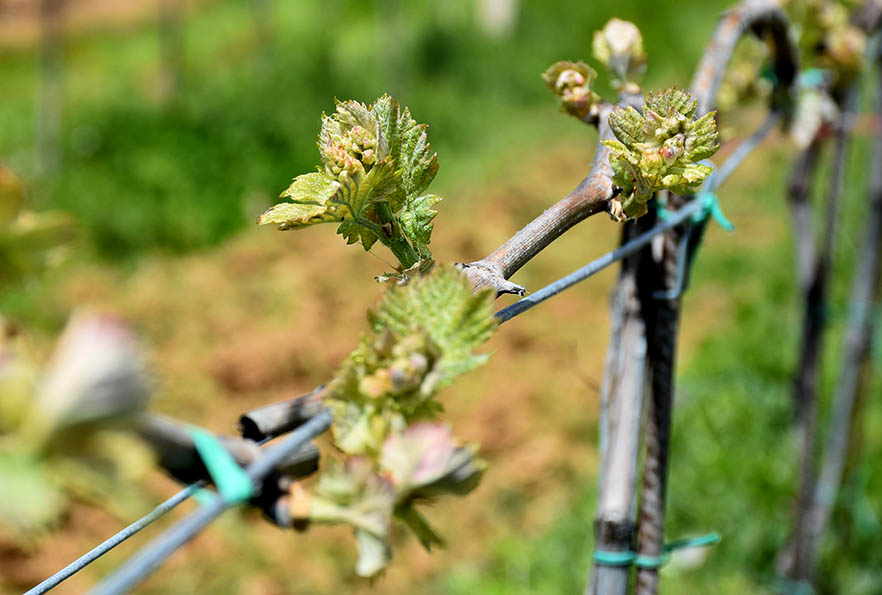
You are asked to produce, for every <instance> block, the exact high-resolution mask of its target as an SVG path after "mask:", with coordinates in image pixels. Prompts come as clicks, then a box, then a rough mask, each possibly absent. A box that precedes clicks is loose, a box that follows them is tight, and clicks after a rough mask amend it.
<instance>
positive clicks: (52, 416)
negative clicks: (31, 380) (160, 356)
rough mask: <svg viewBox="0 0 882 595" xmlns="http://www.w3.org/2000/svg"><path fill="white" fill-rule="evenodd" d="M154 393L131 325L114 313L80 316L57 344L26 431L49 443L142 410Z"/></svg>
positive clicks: (69, 325)
mask: <svg viewBox="0 0 882 595" xmlns="http://www.w3.org/2000/svg"><path fill="white" fill-rule="evenodd" d="M149 393H150V391H149V382H148V379H147V377H146V372H145V369H144V366H143V361H142V357H141V354H140V351H139V348H138V346H137V344H136V342H135V338H134V336H133V334H132V333H131V331H130V330H129V329H128V327H127V326H125V325H124V324H123V323H122V322H121V321H120V320H118V319H116V318H112V317H109V316H98V315H91V314H78V315H75V316H74V317H73V318H72V319H71V321H70V323H68V326H67V328H66V329H65V331H64V334H63V335H62V336H61V339H60V340H59V342H58V345H57V346H56V349H55V353H54V354H53V357H52V360H51V362H50V364H49V367H48V369H47V372H46V375H45V377H44V379H43V382H42V385H41V386H40V389H39V392H38V394H37V400H36V402H35V403H34V406H33V408H32V410H31V412H30V415H29V417H28V419H27V420H26V421H25V428H24V430H23V432H24V434H25V436H27V438H28V439H29V440H31V441H33V443H35V444H46V443H47V442H49V441H51V440H52V439H53V438H55V437H56V435H57V434H58V433H59V432H61V431H65V430H70V429H72V428H76V427H79V426H83V425H86V424H95V423H106V422H108V421H110V420H113V419H116V418H120V417H122V416H125V415H128V414H131V413H133V412H135V411H138V410H140V409H141V408H143V407H144V406H145V405H146V403H147V399H148V397H149Z"/></svg>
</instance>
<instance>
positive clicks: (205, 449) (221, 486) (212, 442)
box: [190, 428, 254, 503]
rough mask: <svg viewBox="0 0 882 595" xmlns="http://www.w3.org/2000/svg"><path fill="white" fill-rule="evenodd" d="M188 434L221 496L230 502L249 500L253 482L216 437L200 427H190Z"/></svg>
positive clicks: (252, 492) (252, 490)
mask: <svg viewBox="0 0 882 595" xmlns="http://www.w3.org/2000/svg"><path fill="white" fill-rule="evenodd" d="M190 436H192V437H193V445H194V446H195V447H196V451H197V452H198V453H199V456H200V457H202V462H203V463H205V468H206V469H208V474H209V475H211V480H212V481H213V482H214V485H215V486H216V487H217V491H218V493H219V494H220V496H221V498H223V499H224V500H225V501H226V502H230V503H239V502H245V501H246V500H249V499H250V498H251V496H252V495H253V494H254V483H253V482H252V481H251V478H250V477H248V474H247V473H245V470H244V469H242V467H240V466H239V465H238V463H236V461H234V460H233V457H232V456H230V453H229V452H227V449H226V448H224V447H223V446H222V445H221V443H220V441H219V440H218V439H217V437H216V436H215V435H214V434H212V433H210V432H206V431H205V430H203V429H201V428H190Z"/></svg>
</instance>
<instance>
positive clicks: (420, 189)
mask: <svg viewBox="0 0 882 595" xmlns="http://www.w3.org/2000/svg"><path fill="white" fill-rule="evenodd" d="M427 127H428V125H427V124H418V123H417V122H416V121H415V120H414V119H413V118H412V117H411V115H410V111H409V110H408V108H406V107H405V108H403V109H402V108H401V106H400V105H399V104H398V102H397V101H396V100H395V99H393V98H392V97H390V96H389V95H383V96H382V97H380V98H379V99H377V100H376V101H375V102H374V103H373V104H371V105H370V106H367V105H365V104H363V103H359V102H358V101H343V102H337V111H336V112H335V113H333V114H331V115H330V116H328V115H324V114H323V115H322V129H321V132H320V133H319V138H318V148H319V153H320V154H321V160H322V164H321V166H319V168H318V171H316V172H313V173H309V174H304V175H301V176H298V177H296V178H294V181H293V182H292V183H291V185H290V186H289V187H288V189H287V190H285V192H283V193H282V195H281V198H284V199H286V202H283V203H280V204H277V205H275V206H273V207H271V208H270V209H269V210H267V211H266V212H265V213H263V214H262V215H261V216H260V217H259V219H258V223H260V224H269V223H272V224H277V225H278V226H279V229H282V230H286V229H299V228H302V227H307V226H310V225H315V224H318V223H339V224H340V225H339V227H338V228H337V233H339V234H341V235H343V237H344V238H346V242H347V243H349V244H354V243H356V242H359V243H361V245H362V246H363V247H364V249H365V250H370V249H371V247H372V246H373V245H374V244H375V243H376V242H377V241H379V242H380V243H382V244H384V245H386V246H387V247H389V248H390V250H392V252H393V254H394V255H395V256H396V258H398V261H399V263H400V265H401V268H402V269H410V268H411V267H413V266H414V265H417V264H419V263H425V262H427V261H430V260H431V256H432V254H431V252H430V250H429V242H430V239H431V235H432V220H433V219H434V217H435V215H436V214H437V211H436V210H435V209H434V205H435V204H436V203H438V202H439V201H440V200H441V197H439V196H436V195H434V194H423V193H424V191H425V190H426V188H428V186H429V184H430V183H431V181H432V179H433V178H434V177H435V174H436V173H437V171H438V159H437V156H436V154H435V153H432V150H431V145H430V144H429V142H428V139H427V136H426V128H427ZM421 268H425V267H424V266H421Z"/></svg>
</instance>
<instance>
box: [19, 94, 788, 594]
mask: <svg viewBox="0 0 882 595" xmlns="http://www.w3.org/2000/svg"><path fill="white" fill-rule="evenodd" d="M780 119H781V113H780V112H777V111H773V112H770V113H769V115H768V116H767V118H766V120H765V121H764V122H763V124H762V125H761V126H760V127H759V128H758V129H757V130H756V131H755V132H754V133H753V134H752V135H751V136H749V137H748V138H747V139H745V140H744V142H742V143H741V144H740V145H738V147H736V149H735V150H734V151H733V152H732V154H731V155H730V156H729V157H728V159H726V161H725V162H724V163H723V165H722V166H720V168H719V169H718V170H717V171H715V172H714V173H713V175H712V176H711V177H710V179H709V180H708V181H707V183H706V184H705V187H704V188H703V189H702V191H701V193H700V194H699V196H701V195H702V194H704V193H708V192H715V191H716V190H717V189H718V188H719V187H720V186H721V185H722V184H723V182H724V181H725V180H726V179H727V178H728V177H729V176H730V175H731V174H732V172H734V171H735V169H737V167H738V166H739V165H740V164H741V162H742V161H743V160H744V159H745V158H746V157H747V156H748V155H749V154H750V153H751V152H752V151H753V150H754V149H755V148H756V147H757V146H759V144H760V143H761V142H762V141H763V140H764V139H765V138H766V136H768V135H769V133H770V132H771V131H772V130H773V129H774V127H775V125H776V124H777V123H778V122H779V121H780ZM703 208H705V205H704V202H703V201H702V200H699V199H694V200H692V201H691V202H690V203H689V204H687V205H686V206H684V207H682V208H681V209H679V210H678V211H676V212H675V213H673V214H671V216H670V217H669V218H668V219H667V220H666V221H664V222H662V223H659V224H658V225H656V226H654V227H653V228H652V229H649V230H647V231H646V232H644V233H643V234H641V235H639V236H637V237H636V238H634V239H633V240H631V241H630V242H627V243H626V244H624V245H623V246H620V247H619V248H617V249H615V250H612V251H610V252H608V253H606V254H604V255H603V256H601V257H600V258H597V259H595V260H593V261H592V262H590V263H588V264H587V265H585V266H584V267H582V268H580V269H578V270H576V271H573V272H572V273H570V274H569V275H567V276H565V277H563V278H561V279H558V280H557V281H555V282H553V283H551V284H549V285H546V286H545V287H543V288H542V289H540V290H538V291H536V292H535V293H533V294H532V295H530V296H528V297H526V298H523V299H521V300H519V301H517V302H515V303H514V304H512V305H510V306H508V307H506V308H503V309H502V310H500V311H498V312H497V313H496V317H497V318H498V319H499V322H500V324H501V323H503V322H507V321H509V320H511V319H512V318H514V317H515V316H518V315H520V314H523V313H524V312H526V311H527V310H529V309H531V308H533V307H534V306H536V305H538V304H540V303H542V302H544V301H545V300H547V299H549V298H552V297H554V296H555V295H557V294H559V293H561V292H563V291H565V290H567V289H569V288H570V287H572V286H573V285H575V284H577V283H579V282H581V281H584V280H585V279H587V278H588V277H591V276H592V275H595V274H596V273H598V272H600V271H601V270H603V269H605V268H606V267H608V266H610V265H611V264H613V263H615V262H618V261H620V260H622V259H624V258H627V257H628V256H631V255H632V254H634V253H636V252H637V251H638V250H640V249H641V248H643V247H644V246H645V245H646V244H648V243H649V242H651V241H652V239H653V238H654V237H655V236H657V235H659V234H661V233H664V232H665V231H667V230H669V229H671V228H673V227H676V226H677V225H680V224H681V223H683V222H685V221H686V220H687V219H689V218H690V217H692V216H694V215H696V214H697V213H698V212H700V211H701V210H702V209H703ZM326 417H327V418H328V419H327V421H325V418H326ZM313 422H315V424H314V425H312V424H313ZM330 422H331V418H330V413H329V412H328V411H324V412H322V413H321V414H319V415H317V416H315V417H313V418H312V419H311V420H310V421H309V422H307V424H304V425H303V426H301V427H300V428H298V430H296V431H295V432H294V433H292V435H291V436H289V437H288V438H287V439H286V441H285V442H284V443H282V444H280V445H279V446H278V447H275V448H273V449H272V450H271V451H268V452H267V453H266V454H265V455H264V456H262V457H261V458H260V459H259V461H256V462H255V463H254V464H253V465H251V466H249V468H248V469H247V472H248V474H249V476H250V477H251V478H252V480H254V481H255V482H257V481H259V480H260V479H262V478H263V477H265V476H266V475H267V474H269V473H270V472H272V470H273V469H274V467H275V465H277V464H278V462H275V463H274V464H272V465H271V466H269V467H267V465H270V464H271V463H272V461H269V460H268V459H269V457H270V455H271V454H272V453H275V452H277V451H281V449H282V448H285V450H284V452H283V453H281V454H280V455H279V457H278V461H281V459H282V458H284V456H287V455H288V454H289V453H290V452H293V451H294V450H296V449H297V448H299V447H300V446H302V444H301V443H300V440H301V439H302V438H301V437H302V436H303V434H307V433H309V432H315V433H314V434H310V435H309V436H308V437H307V438H305V439H302V441H303V442H304V443H305V442H306V441H307V440H309V439H311V438H313V437H314V436H316V435H318V434H320V433H321V432H323V431H324V430H325V429H327V427H328V426H329V425H330ZM307 426H310V427H307ZM316 428H321V429H316ZM294 444H296V445H297V446H296V447H294V446H292V445H294ZM257 463H262V465H261V466H260V467H258V465H257ZM203 485H204V482H197V483H195V484H191V485H189V486H187V487H186V488H184V489H183V490H181V491H180V492H178V493H177V494H175V495H174V496H172V497H171V498H169V499H168V500H166V501H165V502H163V503H162V504H160V505H159V506H157V507H156V508H155V509H154V510H152V511H151V512H150V513H148V514H147V515H145V516H144V517H142V518H141V519H139V520H137V521H135V522H134V523H132V524H131V525H129V526H128V527H126V528H125V529H123V530H122V531H120V532H119V533H117V534H116V535H114V536H113V537H111V538H110V539H108V540H106V541H105V542H104V543H102V544H100V545H99V546H97V547H95V548H94V549H92V550H91V551H89V552H88V553H87V554H85V555H83V556H82V557H81V558H79V559H77V560H75V561H74V562H72V563H71V564H69V565H67V566H65V567H64V568H63V569H61V570H60V571H59V572H57V573H56V574H54V575H52V576H51V577H49V578H48V579H46V580H45V581H43V582H42V583H40V584H39V585H37V586H35V587H34V588H32V589H30V590H29V591H27V592H26V593H25V594H24V595H42V594H43V593H46V592H47V591H49V590H50V589H52V588H53V587H55V586H57V585H58V584H59V583H61V582H62V581H64V580H66V579H67V578H69V577H70V576H72V575H73V574H75V573H76V572H78V571H80V570H82V569H83V568H84V567H86V566H87V565H89V564H91V563H92V562H94V561H95V560H96V559H98V558H99V557H101V556H102V555H104V554H105V553H107V552H108V551H110V550H111V549H113V548H114V547H116V546H117V545H119V544H120V543H122V542H123V541H125V540H126V539H128V538H129V537H131V536H132V535H134V534H136V533H137V532H139V531H140V530H141V529H143V528H145V527H147V526H148V525H150V524H151V523H153V522H154V521H155V520H156V519H158V518H160V517H162V516H163V515H164V514H166V513H167V512H169V511H171V510H172V509H174V508H175V507H176V506H178V505H179V504H180V503H182V502H184V501H185V500H187V499H188V498H190V497H191V496H192V495H193V494H195V493H196V492H197V491H198V490H199V489H200V488H201V487H203ZM233 504H234V503H228V502H225V501H224V500H223V499H222V498H220V497H216V498H215V499H214V500H213V501H211V502H209V503H208V504H206V505H204V506H202V507H201V508H199V509H198V510H196V511H194V512H193V513H191V515H190V516H189V517H187V518H185V519H184V520H182V521H180V522H179V523H178V524H177V525H175V526H174V527H172V528H171V529H169V530H168V531H167V532H166V533H165V534H164V535H161V536H160V537H159V538H157V539H156V540H154V541H153V542H152V543H151V544H149V545H148V546H146V547H145V548H144V549H143V550H142V551H141V553H139V554H137V555H136V556H135V557H133V558H131V559H130V560H129V562H128V563H126V564H125V565H124V566H123V567H122V568H120V569H119V570H118V571H117V572H116V573H114V574H113V575H111V576H110V577H108V578H107V579H105V581H103V582H102V583H101V584H99V585H98V586H97V587H96V589H95V591H94V593H95V595H109V594H111V593H124V592H126V591H128V590H129V589H131V588H132V587H134V586H135V585H136V584H138V583H139V582H141V581H142V580H144V578H146V577H147V576H148V575H149V574H150V573H152V572H153V571H154V570H155V569H156V568H157V567H158V566H159V564H160V563H161V562H162V561H163V560H165V559H166V558H168V557H169V556H170V555H171V554H172V553H173V552H174V551H175V550H176V549H178V548H179V547H180V546H182V545H183V544H185V543H186V542H188V541H189V540H190V539H192V538H193V537H195V535H196V534H197V533H198V532H199V531H200V530H202V529H203V528H204V527H205V526H206V525H208V523H210V522H211V521H212V520H214V519H215V518H217V517H218V516H219V515H220V514H221V513H223V512H224V511H226V510H227V509H228V508H230V507H231V506H232V505H233Z"/></svg>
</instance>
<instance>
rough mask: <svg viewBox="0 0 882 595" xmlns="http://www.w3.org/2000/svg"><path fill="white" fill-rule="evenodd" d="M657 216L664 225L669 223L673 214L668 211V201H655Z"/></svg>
mask: <svg viewBox="0 0 882 595" xmlns="http://www.w3.org/2000/svg"><path fill="white" fill-rule="evenodd" d="M655 216H656V218H657V219H658V220H659V221H661V222H662V223H667V222H668V221H670V219H671V212H670V211H669V210H668V204H667V201H666V200H661V199H660V198H656V199H655Z"/></svg>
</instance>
